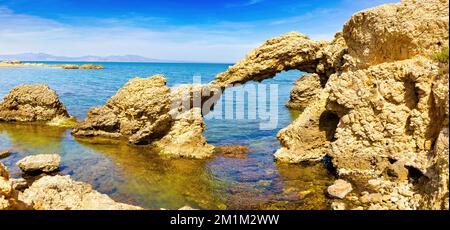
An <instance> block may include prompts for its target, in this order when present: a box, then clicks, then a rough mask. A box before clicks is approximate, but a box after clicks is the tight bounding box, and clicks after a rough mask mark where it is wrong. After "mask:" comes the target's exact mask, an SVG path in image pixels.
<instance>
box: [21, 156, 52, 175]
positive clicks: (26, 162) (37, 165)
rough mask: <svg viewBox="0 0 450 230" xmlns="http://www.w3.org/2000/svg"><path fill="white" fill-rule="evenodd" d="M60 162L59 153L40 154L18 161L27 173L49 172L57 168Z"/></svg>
mask: <svg viewBox="0 0 450 230" xmlns="http://www.w3.org/2000/svg"><path fill="white" fill-rule="evenodd" d="M60 163H61V157H60V156H59V155H58V154H38V155H33V156H28V157H25V158H23V159H22V160H20V161H18V162H17V166H18V167H19V168H20V169H21V170H22V171H23V172H25V173H36V172H44V173H48V172H53V171H55V170H57V169H58V168H59V164H60Z"/></svg>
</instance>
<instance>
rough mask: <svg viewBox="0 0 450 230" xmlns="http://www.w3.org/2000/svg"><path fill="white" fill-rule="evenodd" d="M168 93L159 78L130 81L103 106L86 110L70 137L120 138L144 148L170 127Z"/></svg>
mask: <svg viewBox="0 0 450 230" xmlns="http://www.w3.org/2000/svg"><path fill="white" fill-rule="evenodd" d="M169 93H170V89H169V88H168V87H167V86H166V79H165V78H164V77H163V76H162V75H155V76H153V77H150V78H134V79H131V80H130V81H129V82H128V83H127V84H125V86H124V87H123V88H122V89H120V90H119V91H118V92H117V93H116V94H115V95H114V96H113V97H111V98H110V99H109V100H108V102H107V103H106V105H104V106H100V107H96V108H93V109H91V110H89V112H88V114H87V118H86V120H84V121H83V122H81V123H80V124H79V125H78V126H77V127H76V128H75V129H74V130H73V132H72V133H73V134H74V135H75V136H82V137H83V136H88V137H89V136H105V137H109V138H121V137H123V138H126V139H127V140H128V141H130V142H131V143H134V144H148V143H149V142H150V141H151V140H152V139H154V138H157V137H161V136H163V135H164V134H165V132H167V130H168V129H169V128H170V126H171V122H172V118H171V116H170V115H169V111H170V105H171V103H170V97H169V96H170V94H169Z"/></svg>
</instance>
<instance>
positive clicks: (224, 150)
mask: <svg viewBox="0 0 450 230" xmlns="http://www.w3.org/2000/svg"><path fill="white" fill-rule="evenodd" d="M251 151H252V150H251V149H250V148H249V147H247V146H240V145H233V146H215V147H214V153H215V154H216V155H222V156H224V157H233V158H241V159H246V158H247V157H246V156H245V154H247V153H249V152H251Z"/></svg>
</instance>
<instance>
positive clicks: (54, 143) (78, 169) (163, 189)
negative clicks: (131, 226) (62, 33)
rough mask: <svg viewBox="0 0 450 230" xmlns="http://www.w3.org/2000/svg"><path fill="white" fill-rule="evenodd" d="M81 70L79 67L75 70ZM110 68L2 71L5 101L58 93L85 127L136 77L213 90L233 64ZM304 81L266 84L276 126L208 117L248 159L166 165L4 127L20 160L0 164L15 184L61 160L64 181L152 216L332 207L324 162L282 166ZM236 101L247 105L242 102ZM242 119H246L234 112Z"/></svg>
mask: <svg viewBox="0 0 450 230" xmlns="http://www.w3.org/2000/svg"><path fill="white" fill-rule="evenodd" d="M75 64H82V63H75ZM99 64H102V65H104V66H105V69H104V70H64V69H59V68H0V96H1V97H3V96H4V95H6V94H7V93H8V92H9V91H10V90H11V89H12V88H13V87H15V86H17V85H21V84H34V83H45V84H48V85H49V86H50V88H52V89H53V90H55V91H56V92H57V93H58V94H59V96H60V98H61V100H62V102H63V103H64V104H65V105H66V107H67V109H68V111H69V113H70V114H71V115H74V116H77V117H78V118H79V119H83V118H84V117H85V115H86V112H87V110H88V109H89V108H91V107H93V106H98V105H103V104H105V102H106V101H107V99H108V98H110V97H111V96H112V95H114V94H115V93H116V91H117V90H118V89H120V88H121V87H122V86H123V85H124V84H125V83H126V82H127V81H128V80H129V79H130V78H133V77H148V76H152V75H154V74H164V75H165V76H166V78H167V80H168V85H169V86H174V85H177V84H185V83H192V76H194V75H196V76H201V78H202V82H204V83H206V82H208V81H210V80H212V79H214V76H215V75H216V74H218V73H220V72H223V71H225V70H226V69H227V68H228V66H229V65H227V64H189V63H180V64H175V63H99ZM300 75H301V73H300V72H298V71H290V72H284V73H280V74H279V75H277V76H276V77H275V78H274V79H269V80H265V81H263V82H262V83H260V84H266V85H267V84H272V83H276V84H278V99H279V104H278V125H277V127H276V128H275V129H273V130H263V131H262V130H260V129H259V124H260V122H261V121H260V120H259V119H254V120H222V119H207V120H206V121H205V122H206V125H207V130H206V131H205V132H204V135H205V136H206V138H207V139H208V142H209V143H211V144H214V145H245V146H249V147H250V148H251V149H252V153H250V154H248V155H247V159H237V158H226V157H222V156H217V157H214V158H213V159H209V160H186V159H164V158H161V157H159V156H158V155H157V154H155V153H153V152H149V150H148V149H147V148H145V147H134V146H130V145H128V144H126V143H122V144H110V145H108V144H101V145H100V144H92V143H86V142H80V141H78V140H75V139H74V138H73V137H72V136H71V135H70V131H71V130H70V129H64V128H55V127H46V126H38V125H24V124H5V123H0V150H2V149H12V150H13V151H14V154H13V155H12V156H10V157H8V158H6V159H2V160H1V161H2V162H3V163H4V164H5V165H6V166H7V167H8V168H9V169H10V172H11V174H12V176H13V177H20V176H22V175H21V172H20V170H19V169H18V168H17V167H16V166H15V162H17V161H18V160H19V159H21V158H23V157H24V156H27V155H30V154H38V153H59V154H60V155H61V157H62V167H61V170H60V172H59V173H60V174H62V175H71V176H72V177H73V178H74V179H76V180H80V181H84V182H86V183H89V184H91V185H92V186H93V187H94V188H95V189H96V190H98V191H100V192H102V193H106V194H108V195H110V196H111V197H112V198H113V199H115V200H117V201H121V202H126V203H131V204H135V205H140V206H143V207H145V208H150V209H159V208H166V209H177V208H180V207H182V206H184V205H190V206H192V207H195V208H201V209H327V208H328V207H329V200H328V199H327V198H326V196H325V190H326V187H327V186H328V185H330V184H331V181H332V175H330V174H329V173H328V171H327V170H326V169H325V168H324V166H323V165H322V164H314V165H287V164H279V163H275V162H274V160H273V154H274V152H275V151H276V149H277V148H278V147H279V143H278V141H277V139H276V134H277V133H278V131H279V129H281V128H283V127H286V126H287V125H288V124H290V123H291V122H292V120H293V119H294V117H295V116H296V114H297V112H295V111H289V110H288V109H287V108H286V107H285V106H284V104H285V103H286V102H287V101H288V99H289V92H290V90H291V88H292V83H293V82H294V81H295V80H296V79H297V78H298V77H299V76H300ZM235 103H243V102H242V101H237V102H235ZM237 112H238V113H239V112H243V111H237Z"/></svg>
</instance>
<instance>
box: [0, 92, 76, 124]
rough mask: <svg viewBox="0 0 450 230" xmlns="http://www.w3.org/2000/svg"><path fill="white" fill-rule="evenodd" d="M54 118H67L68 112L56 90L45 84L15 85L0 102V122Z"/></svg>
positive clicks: (35, 120)
mask: <svg viewBox="0 0 450 230" xmlns="http://www.w3.org/2000/svg"><path fill="white" fill-rule="evenodd" d="M55 118H69V114H68V113H67V110H66V108H65V107H64V105H63V104H62V103H61V101H60V100H59V97H58V95H57V94H56V92H55V91H53V90H51V89H50V88H49V87H48V85H45V84H35V85H22V86H18V87H15V88H14V89H12V90H11V92H9V94H7V95H6V96H5V97H4V99H3V101H2V102H1V103H0V122H1V121H4V122H14V121H17V122H37V121H51V120H52V119H55Z"/></svg>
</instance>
